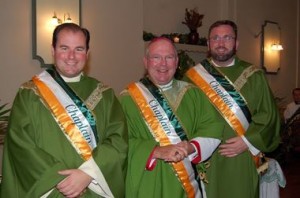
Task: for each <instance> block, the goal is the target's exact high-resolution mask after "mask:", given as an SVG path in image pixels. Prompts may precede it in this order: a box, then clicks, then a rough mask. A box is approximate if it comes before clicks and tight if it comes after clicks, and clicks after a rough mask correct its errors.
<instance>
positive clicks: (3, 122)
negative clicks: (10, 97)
mask: <svg viewBox="0 0 300 198" xmlns="http://www.w3.org/2000/svg"><path fill="white" fill-rule="evenodd" d="M6 106H7V104H3V105H1V106H0V143H3V138H4V135H5V133H6V131H7V125H8V118H9V112H10V109H7V108H6Z"/></svg>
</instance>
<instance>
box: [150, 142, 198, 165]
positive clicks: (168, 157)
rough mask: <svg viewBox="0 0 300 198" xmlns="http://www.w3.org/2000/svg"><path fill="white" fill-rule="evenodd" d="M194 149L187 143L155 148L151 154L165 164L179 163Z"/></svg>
mask: <svg viewBox="0 0 300 198" xmlns="http://www.w3.org/2000/svg"><path fill="white" fill-rule="evenodd" d="M194 151H195V150H194V147H193V146H192V145H191V144H190V143H189V142H187V141H182V142H180V143H178V144H172V145H167V146H157V147H156V148H155V150H154V152H153V157H154V158H157V159H162V160H164V161H166V162H179V161H181V160H183V159H184V158H186V157H187V156H188V155H189V154H191V153H193V152H194Z"/></svg>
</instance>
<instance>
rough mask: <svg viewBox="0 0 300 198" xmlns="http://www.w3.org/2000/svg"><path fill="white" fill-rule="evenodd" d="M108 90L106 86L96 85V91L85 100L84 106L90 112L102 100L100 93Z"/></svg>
mask: <svg viewBox="0 0 300 198" xmlns="http://www.w3.org/2000/svg"><path fill="white" fill-rule="evenodd" d="M107 89H109V87H108V86H105V85H103V84H102V83H98V85H97V87H96V89H95V90H94V91H93V92H92V93H91V95H90V96H89V97H88V98H87V99H86V101H85V104H86V105H87V107H88V108H89V109H90V110H93V109H94V108H95V107H96V105H97V104H98V103H99V102H100V100H101V99H102V92H103V91H105V90H107Z"/></svg>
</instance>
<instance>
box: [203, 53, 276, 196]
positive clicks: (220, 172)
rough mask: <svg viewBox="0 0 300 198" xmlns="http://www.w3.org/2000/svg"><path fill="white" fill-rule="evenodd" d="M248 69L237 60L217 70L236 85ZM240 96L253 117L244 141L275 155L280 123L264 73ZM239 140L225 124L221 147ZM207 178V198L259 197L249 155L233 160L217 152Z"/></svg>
mask: <svg viewBox="0 0 300 198" xmlns="http://www.w3.org/2000/svg"><path fill="white" fill-rule="evenodd" d="M249 66H250V63H247V62H244V61H242V60H240V59H238V58H236V60H235V65H234V66H229V67H218V69H219V70H220V71H221V72H222V73H223V74H224V75H225V76H227V77H228V78H229V79H230V80H231V81H232V82H234V81H235V80H236V79H237V78H238V77H239V76H240V74H241V73H242V72H243V70H244V69H245V68H247V67H249ZM240 93H241V94H242V95H243V97H244V98H245V100H246V101H247V103H248V107H249V109H250V111H251V114H252V121H251V123H250V125H249V128H248V130H247V131H246V133H245V137H246V138H247V140H248V141H249V142H250V143H251V144H252V145H253V146H254V147H255V148H257V149H258V150H260V151H262V152H270V151H273V150H274V149H275V148H276V147H277V146H278V144H279V141H280V137H279V129H280V121H279V114H278V109H277V106H276V104H275V101H274V97H273V94H272V93H271V90H270V88H269V86H268V83H267V80H266V78H265V76H264V74H263V71H262V70H259V71H257V72H255V73H253V74H252V75H251V76H250V77H249V78H248V79H247V82H246V83H245V84H244V86H243V87H242V88H241V90H240ZM200 110H201V109H200ZM224 122H225V121H224ZM226 123H227V122H226ZM236 136H237V134H236V132H234V131H233V130H232V128H231V127H230V126H229V125H228V124H226V126H225V131H224V135H223V139H222V142H221V143H224V142H225V141H226V140H227V139H229V138H232V137H236ZM207 178H208V181H209V183H208V185H206V190H207V197H208V198H241V197H243V198H255V197H258V196H259V176H258V174H257V171H256V167H255V164H254V161H253V159H252V155H251V153H250V151H246V152H243V153H242V154H239V155H238V156H236V157H231V158H228V157H223V156H221V155H220V154H219V153H218V152H217V151H216V152H214V154H213V155H212V157H211V159H210V168H208V170H207Z"/></svg>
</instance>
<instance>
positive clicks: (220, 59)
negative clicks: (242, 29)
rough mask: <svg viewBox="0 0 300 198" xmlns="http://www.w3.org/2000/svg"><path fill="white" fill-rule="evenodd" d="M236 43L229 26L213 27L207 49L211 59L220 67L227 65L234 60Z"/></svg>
mask: <svg viewBox="0 0 300 198" xmlns="http://www.w3.org/2000/svg"><path fill="white" fill-rule="evenodd" d="M237 47H238V42H237V41H236V35H235V33H234V30H233V28H232V27H231V26H229V25H220V26H217V27H214V28H213V29H212V30H211V32H210V35H209V40H208V48H209V53H210V56H211V57H212V59H213V60H214V61H215V62H216V63H217V64H218V65H220V66H225V65H228V64H229V63H231V62H232V60H233V59H234V55H235V54H236V50H237Z"/></svg>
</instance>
